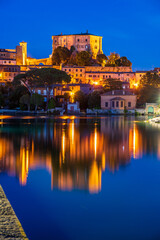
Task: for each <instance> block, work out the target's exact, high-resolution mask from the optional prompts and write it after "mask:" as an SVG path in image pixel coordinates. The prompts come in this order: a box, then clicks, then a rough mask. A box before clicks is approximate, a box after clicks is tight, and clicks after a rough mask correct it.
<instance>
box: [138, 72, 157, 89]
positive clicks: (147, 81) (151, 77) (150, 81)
mask: <svg viewBox="0 0 160 240" xmlns="http://www.w3.org/2000/svg"><path fill="white" fill-rule="evenodd" d="M145 86H153V87H159V86H160V77H159V75H158V74H157V73H155V72H154V73H152V72H147V73H146V74H145V75H143V76H142V78H141V79H140V88H144V87H145Z"/></svg>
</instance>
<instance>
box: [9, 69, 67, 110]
mask: <svg viewBox="0 0 160 240" xmlns="http://www.w3.org/2000/svg"><path fill="white" fill-rule="evenodd" d="M70 80H71V77H70V76H69V75H68V74H67V73H66V72H64V71H61V70H58V69H55V68H40V69H34V70H31V71H28V72H26V73H25V74H20V75H17V76H16V77H15V78H14V80H13V86H26V87H27V89H28V91H29V92H30V94H31V95H32V94H33V93H34V92H35V89H36V88H37V87H39V86H43V87H45V89H46V94H47V104H46V108H47V107H48V101H49V99H50V93H51V90H52V89H53V87H54V86H55V85H56V84H65V83H69V82H70Z"/></svg>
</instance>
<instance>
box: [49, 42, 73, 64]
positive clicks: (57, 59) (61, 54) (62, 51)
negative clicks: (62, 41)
mask: <svg viewBox="0 0 160 240" xmlns="http://www.w3.org/2000/svg"><path fill="white" fill-rule="evenodd" d="M70 55H71V52H70V51H69V50H68V48H66V47H61V46H59V47H57V48H55V49H54V52H53V55H52V62H53V64H57V65H60V64H61V63H67V62H68V60H69V58H70Z"/></svg>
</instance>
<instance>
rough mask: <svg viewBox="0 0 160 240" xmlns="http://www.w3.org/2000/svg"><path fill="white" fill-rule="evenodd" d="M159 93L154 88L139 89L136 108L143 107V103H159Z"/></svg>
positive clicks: (147, 86) (146, 86)
mask: <svg viewBox="0 0 160 240" xmlns="http://www.w3.org/2000/svg"><path fill="white" fill-rule="evenodd" d="M159 96H160V91H159V89H158V88H156V87H154V86H149V85H145V86H144V87H143V88H141V89H139V91H138V97H137V106H144V105H145V103H159Z"/></svg>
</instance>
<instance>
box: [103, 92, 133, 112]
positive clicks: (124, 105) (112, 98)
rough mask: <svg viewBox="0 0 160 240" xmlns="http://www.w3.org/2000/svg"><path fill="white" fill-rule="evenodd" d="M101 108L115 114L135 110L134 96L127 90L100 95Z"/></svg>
mask: <svg viewBox="0 0 160 240" xmlns="http://www.w3.org/2000/svg"><path fill="white" fill-rule="evenodd" d="M101 108H102V109H107V110H113V111H116V112H117V113H121V112H124V109H126V110H134V109H135V108H136V95H134V93H132V92H131V91H127V90H113V91H110V92H107V93H104V94H102V95H101Z"/></svg>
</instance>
